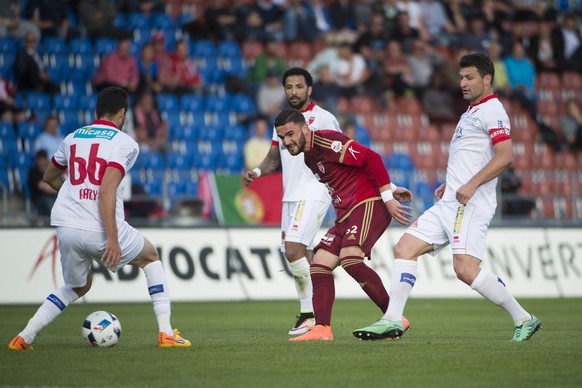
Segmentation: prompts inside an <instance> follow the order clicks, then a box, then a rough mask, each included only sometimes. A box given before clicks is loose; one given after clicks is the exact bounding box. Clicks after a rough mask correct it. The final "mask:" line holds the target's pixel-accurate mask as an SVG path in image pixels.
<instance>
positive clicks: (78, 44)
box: [69, 38, 94, 55]
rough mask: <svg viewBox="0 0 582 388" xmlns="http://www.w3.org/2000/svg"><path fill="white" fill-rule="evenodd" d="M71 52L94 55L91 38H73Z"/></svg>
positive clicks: (70, 44)
mask: <svg viewBox="0 0 582 388" xmlns="http://www.w3.org/2000/svg"><path fill="white" fill-rule="evenodd" d="M69 53H70V54H74V55H93V54H94V50H93V43H91V40H90V39H89V38H71V40H69Z"/></svg>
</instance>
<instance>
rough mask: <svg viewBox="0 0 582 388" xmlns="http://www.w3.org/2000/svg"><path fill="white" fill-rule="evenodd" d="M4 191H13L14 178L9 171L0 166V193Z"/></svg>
mask: <svg viewBox="0 0 582 388" xmlns="http://www.w3.org/2000/svg"><path fill="white" fill-rule="evenodd" d="M4 191H6V192H8V193H12V192H14V180H13V177H12V174H11V171H9V170H8V169H4V168H0V193H2V192H4Z"/></svg>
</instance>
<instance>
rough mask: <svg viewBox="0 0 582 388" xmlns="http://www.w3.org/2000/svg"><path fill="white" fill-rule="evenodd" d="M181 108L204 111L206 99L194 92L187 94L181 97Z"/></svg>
mask: <svg viewBox="0 0 582 388" xmlns="http://www.w3.org/2000/svg"><path fill="white" fill-rule="evenodd" d="M180 110H185V111H190V112H202V111H203V110H204V99H203V98H202V97H200V96H197V95H194V94H185V95H183V96H182V97H180Z"/></svg>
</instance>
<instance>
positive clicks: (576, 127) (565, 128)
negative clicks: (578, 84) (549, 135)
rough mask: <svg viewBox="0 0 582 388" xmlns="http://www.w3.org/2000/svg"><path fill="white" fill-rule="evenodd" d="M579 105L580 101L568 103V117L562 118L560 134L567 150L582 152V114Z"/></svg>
mask: <svg viewBox="0 0 582 388" xmlns="http://www.w3.org/2000/svg"><path fill="white" fill-rule="evenodd" d="M579 104H580V101H578V102H576V101H575V100H569V101H568V102H567V103H566V115H564V116H562V117H560V133H561V135H562V138H563V139H564V141H565V144H564V145H563V148H564V149H566V150H571V151H580V150H582V112H581V111H580V105H579Z"/></svg>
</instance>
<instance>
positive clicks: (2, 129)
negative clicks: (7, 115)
mask: <svg viewBox="0 0 582 388" xmlns="http://www.w3.org/2000/svg"><path fill="white" fill-rule="evenodd" d="M12 139H16V131H15V130H14V126H13V125H12V123H7V122H5V121H0V140H12Z"/></svg>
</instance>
